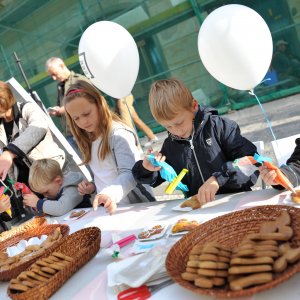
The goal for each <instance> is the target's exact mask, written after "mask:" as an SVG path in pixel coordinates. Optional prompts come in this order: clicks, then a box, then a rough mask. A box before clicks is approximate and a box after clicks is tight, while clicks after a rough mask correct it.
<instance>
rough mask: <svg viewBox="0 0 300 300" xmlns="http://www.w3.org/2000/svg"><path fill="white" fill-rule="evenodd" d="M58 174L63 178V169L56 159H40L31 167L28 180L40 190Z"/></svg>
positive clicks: (35, 189)
mask: <svg viewBox="0 0 300 300" xmlns="http://www.w3.org/2000/svg"><path fill="white" fill-rule="evenodd" d="M58 176H60V177H62V178H63V173H62V170H61V168H60V165H59V163H58V162H57V161H56V160H54V159H49V158H48V159H47V158H44V159H38V160H36V161H34V162H33V163H32V165H31V167H30V170H29V179H28V182H29V185H30V187H31V188H32V189H33V190H34V191H36V192H38V191H39V190H41V189H43V188H44V187H45V186H47V185H48V184H50V183H52V182H53V181H54V179H55V178H56V177H58Z"/></svg>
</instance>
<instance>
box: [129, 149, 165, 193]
mask: <svg viewBox="0 0 300 300" xmlns="http://www.w3.org/2000/svg"><path fill="white" fill-rule="evenodd" d="M154 154H155V158H156V159H158V160H159V161H161V162H164V161H165V160H166V157H165V156H164V155H162V154H161V153H159V152H155V153H154ZM159 170H160V167H155V166H153V165H152V164H151V162H150V161H149V160H148V158H147V157H145V158H144V160H139V161H137V162H136V163H135V165H134V166H133V168H132V175H133V177H134V179H135V181H136V182H137V183H141V184H149V185H150V186H152V187H156V186H159V185H160V184H161V183H162V182H164V181H165V180H164V179H163V178H161V176H160V173H159Z"/></svg>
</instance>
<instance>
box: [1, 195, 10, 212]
mask: <svg viewBox="0 0 300 300" xmlns="http://www.w3.org/2000/svg"><path fill="white" fill-rule="evenodd" d="M10 208H11V204H10V198H9V197H8V196H5V198H3V199H2V200H0V213H3V212H5V211H6V210H8V209H10Z"/></svg>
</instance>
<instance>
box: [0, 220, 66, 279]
mask: <svg viewBox="0 0 300 300" xmlns="http://www.w3.org/2000/svg"><path fill="white" fill-rule="evenodd" d="M57 227H59V228H60V231H61V234H62V236H63V237H65V236H67V235H68V234H69V231H70V227H69V226H68V225H65V224H52V225H43V226H40V227H36V228H30V230H27V231H24V232H23V233H20V234H17V235H16V236H13V237H11V238H9V239H6V240H5V241H4V242H1V245H0V251H3V250H5V249H6V248H7V247H10V246H13V245H16V244H17V243H18V242H19V241H20V240H26V241H27V240H29V239H30V238H32V237H34V236H36V237H39V238H40V237H41V236H42V235H43V234H45V235H49V234H51V233H53V232H54V231H55V229H56V228H57ZM62 241H63V239H60V240H58V241H57V242H55V243H54V244H53V245H52V246H50V247H49V248H47V249H45V251H44V252H43V253H40V254H37V255H33V256H32V258H31V259H30V260H28V261H26V262H23V263H21V264H17V265H16V266H15V267H14V268H13V269H11V270H7V271H0V281H8V280H10V279H12V278H14V277H17V276H18V275H19V274H20V273H21V272H22V271H24V270H26V269H27V268H28V267H29V266H30V265H31V264H33V263H34V262H35V261H36V260H37V259H39V258H41V257H45V256H48V255H49V252H52V251H53V250H54V249H56V248H57V247H58V246H59V245H60V244H61V243H62Z"/></svg>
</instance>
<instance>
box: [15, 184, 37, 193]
mask: <svg viewBox="0 0 300 300" xmlns="http://www.w3.org/2000/svg"><path fill="white" fill-rule="evenodd" d="M12 184H13V186H14V187H15V189H16V190H17V191H19V190H21V192H22V194H23V195H26V194H32V191H31V190H30V188H29V187H28V186H27V185H26V184H25V183H23V182H14V183H12Z"/></svg>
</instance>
